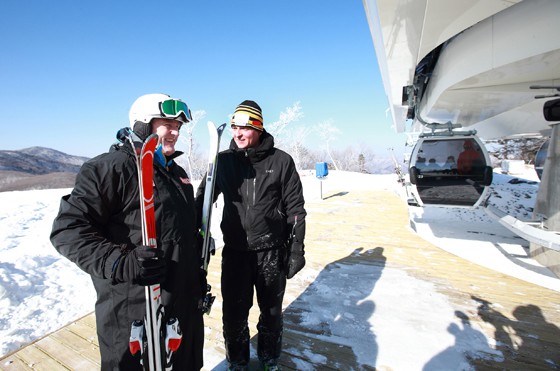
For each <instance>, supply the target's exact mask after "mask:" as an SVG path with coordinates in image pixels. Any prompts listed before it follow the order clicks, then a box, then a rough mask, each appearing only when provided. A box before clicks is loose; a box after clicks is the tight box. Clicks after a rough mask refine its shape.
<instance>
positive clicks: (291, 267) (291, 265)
mask: <svg viewBox="0 0 560 371" xmlns="http://www.w3.org/2000/svg"><path fill="white" fill-rule="evenodd" d="M304 255H305V252H304V251H303V244H302V243H299V242H294V243H292V246H291V247H290V257H289V258H288V271H287V277H288V279H290V278H292V277H293V276H295V275H296V273H297V272H299V271H300V270H302V268H303V267H304V266H305V257H304Z"/></svg>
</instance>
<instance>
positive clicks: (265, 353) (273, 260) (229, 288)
mask: <svg viewBox="0 0 560 371" xmlns="http://www.w3.org/2000/svg"><path fill="white" fill-rule="evenodd" d="M283 253H284V249H272V250H265V251H237V250H233V249H231V248H228V247H227V246H225V247H224V249H223V253H222V298H223V325H224V328H223V330H224V340H225V346H226V357H227V360H228V362H229V363H230V364H234V365H247V364H248V363H249V354H250V351H249V326H248V317H249V310H250V309H251V307H252V306H253V293H254V291H253V288H254V289H256V293H257V302H258V305H259V309H260V316H259V322H258V324H257V330H258V345H257V355H258V357H259V359H260V360H261V361H263V362H266V361H270V360H275V359H278V358H279V357H280V352H281V350H282V330H283V322H282V300H283V299H284V291H285V288H286V273H285V271H284V269H283V266H282V265H283V264H282V262H283Z"/></svg>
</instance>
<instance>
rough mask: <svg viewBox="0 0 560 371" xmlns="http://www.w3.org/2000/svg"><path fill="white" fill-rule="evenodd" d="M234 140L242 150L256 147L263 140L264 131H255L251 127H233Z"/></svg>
mask: <svg viewBox="0 0 560 371" xmlns="http://www.w3.org/2000/svg"><path fill="white" fill-rule="evenodd" d="M231 131H232V134H233V140H235V144H237V147H239V148H240V149H245V148H253V147H256V146H257V145H258V144H259V142H260V138H261V134H262V131H259V130H257V129H253V128H252V127H250V126H237V125H231Z"/></svg>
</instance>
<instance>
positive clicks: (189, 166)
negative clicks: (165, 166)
mask: <svg viewBox="0 0 560 371" xmlns="http://www.w3.org/2000/svg"><path fill="white" fill-rule="evenodd" d="M191 114H192V120H191V121H190V122H187V123H185V124H183V126H182V127H181V136H180V137H179V141H180V142H181V143H185V145H186V150H185V157H186V158H183V159H181V160H180V162H179V164H180V165H181V166H183V167H185V168H186V170H187V173H188V174H189V178H190V179H199V178H195V175H197V173H198V169H197V168H196V167H195V166H194V165H195V164H196V165H197V166H200V165H199V164H198V162H199V161H198V159H196V157H200V156H199V154H198V152H197V151H196V150H197V148H198V144H197V143H196V141H195V140H194V137H193V131H194V128H195V127H196V125H197V124H198V122H199V121H200V120H201V119H202V118H203V117H204V116H206V111H202V110H200V111H194V112H192V113H191ZM178 161H179V160H178ZM203 167H204V165H203Z"/></svg>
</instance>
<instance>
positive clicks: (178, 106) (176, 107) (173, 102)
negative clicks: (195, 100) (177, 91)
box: [159, 99, 192, 122]
mask: <svg viewBox="0 0 560 371" xmlns="http://www.w3.org/2000/svg"><path fill="white" fill-rule="evenodd" d="M159 110H160V112H161V115H162V116H163V117H169V118H176V117H178V116H179V115H181V114H183V115H184V116H185V119H186V120H185V121H186V122H190V121H191V120H192V116H191V110H190V109H189V106H187V104H186V103H185V102H183V101H181V100H178V99H167V100H164V101H163V102H160V103H159Z"/></svg>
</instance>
